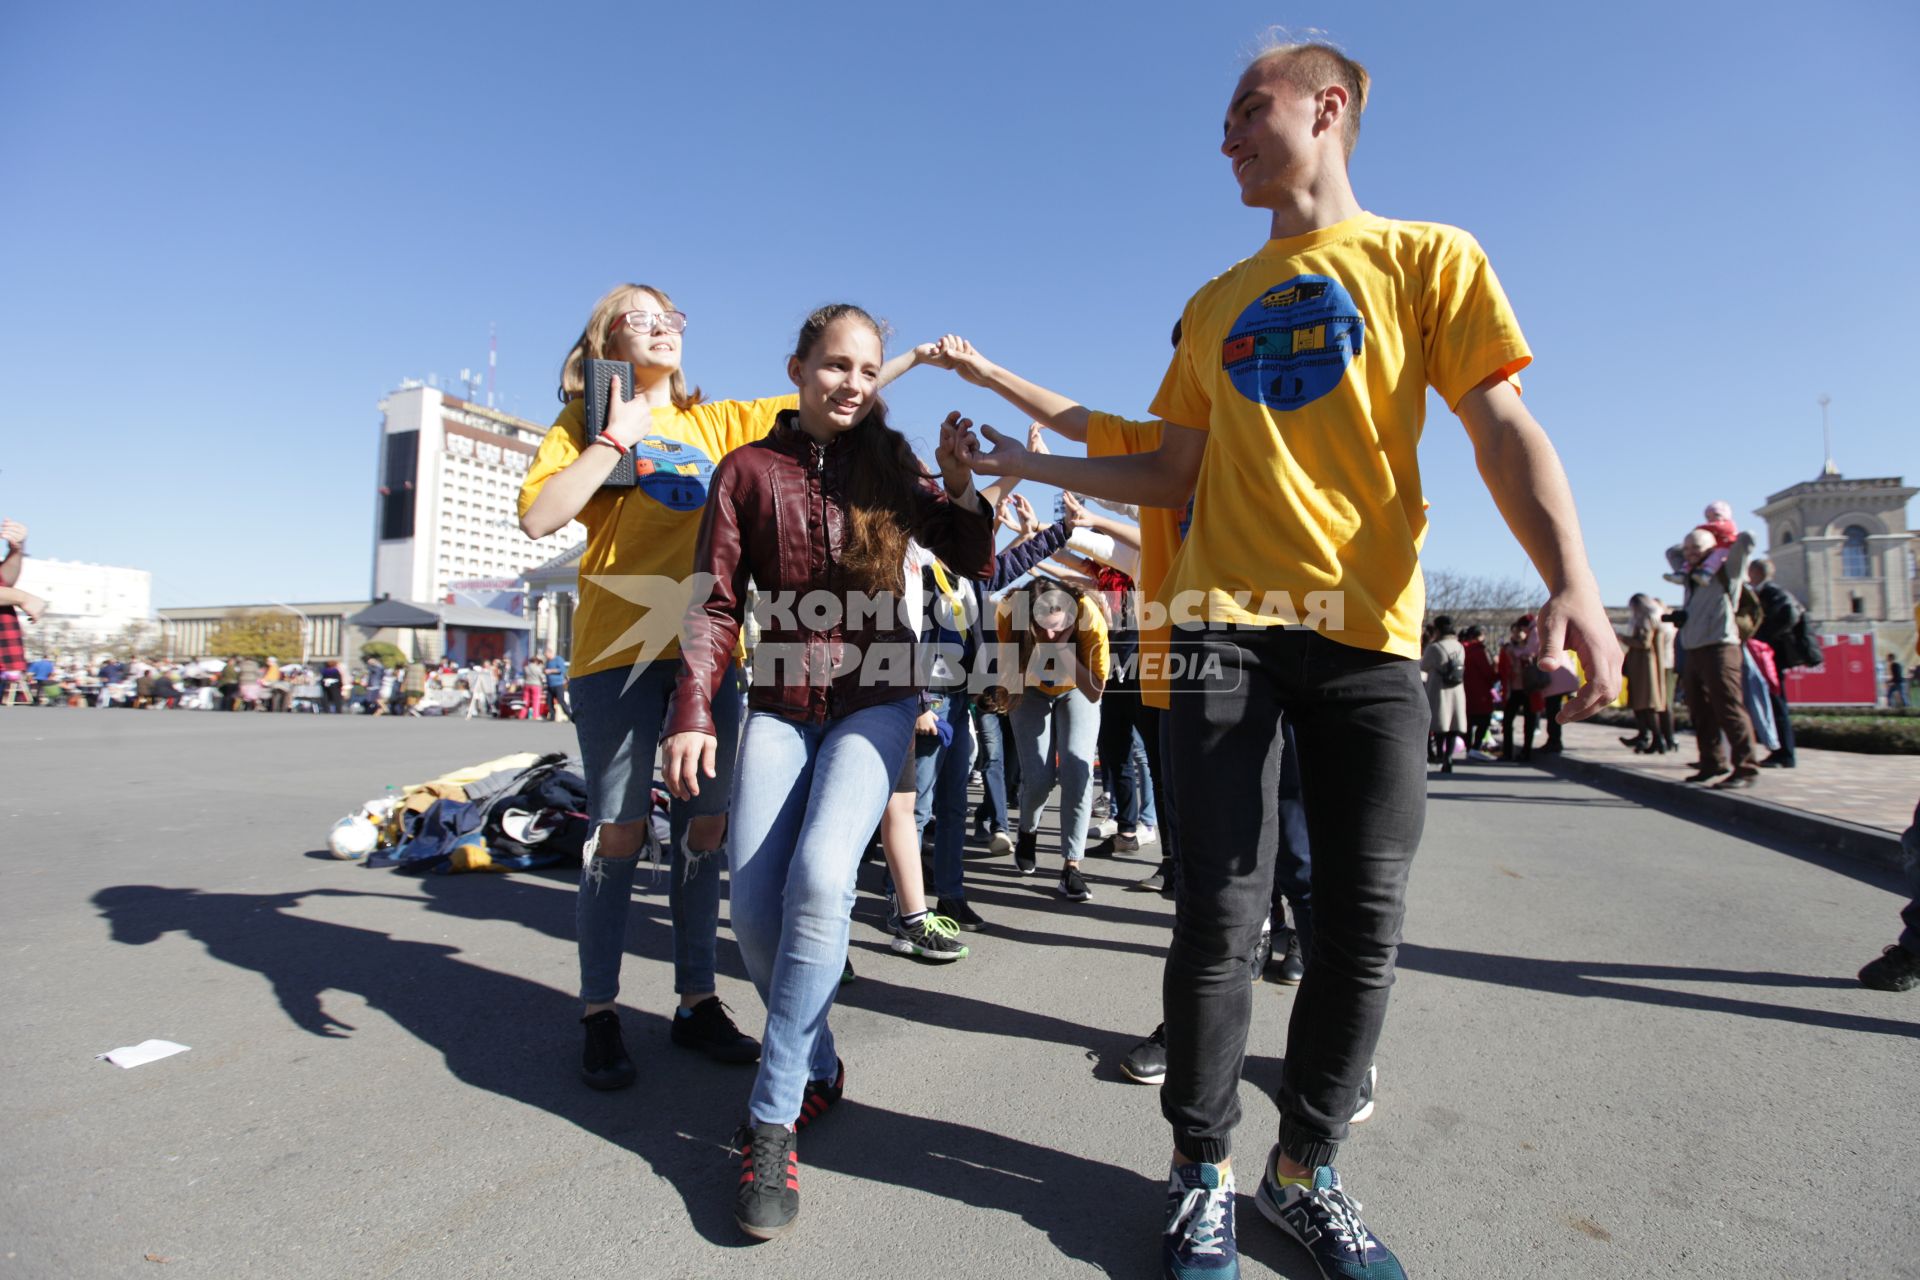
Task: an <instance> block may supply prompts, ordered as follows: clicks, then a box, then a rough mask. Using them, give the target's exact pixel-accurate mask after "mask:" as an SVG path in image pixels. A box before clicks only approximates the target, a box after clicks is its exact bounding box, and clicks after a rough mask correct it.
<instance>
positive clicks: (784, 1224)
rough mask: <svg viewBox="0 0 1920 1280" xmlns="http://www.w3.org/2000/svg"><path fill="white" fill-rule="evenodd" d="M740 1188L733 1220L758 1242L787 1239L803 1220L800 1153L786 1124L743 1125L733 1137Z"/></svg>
mask: <svg viewBox="0 0 1920 1280" xmlns="http://www.w3.org/2000/svg"><path fill="white" fill-rule="evenodd" d="M733 1150H734V1154H735V1155H737V1156H739V1157H740V1184H739V1186H738V1187H737V1188H736V1189H735V1191H734V1196H733V1220H734V1221H735V1222H737V1223H739V1224H740V1230H742V1231H744V1232H746V1233H747V1234H748V1235H750V1236H752V1237H753V1238H754V1239H755V1240H772V1239H775V1238H777V1237H779V1236H782V1235H785V1234H786V1232H787V1229H788V1228H789V1227H791V1226H793V1220H794V1219H795V1218H797V1217H799V1216H800V1152H799V1150H798V1148H797V1147H796V1145H795V1142H794V1132H793V1130H791V1129H789V1128H787V1126H785V1125H783V1124H743V1125H741V1126H740V1129H739V1132H737V1133H735V1134H734V1135H733Z"/></svg>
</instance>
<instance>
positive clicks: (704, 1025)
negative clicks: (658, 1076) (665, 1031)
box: [673, 996, 760, 1065]
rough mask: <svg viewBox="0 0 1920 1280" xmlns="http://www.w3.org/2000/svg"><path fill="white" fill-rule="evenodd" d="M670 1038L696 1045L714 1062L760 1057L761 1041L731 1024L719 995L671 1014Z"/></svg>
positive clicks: (688, 1046)
mask: <svg viewBox="0 0 1920 1280" xmlns="http://www.w3.org/2000/svg"><path fill="white" fill-rule="evenodd" d="M673 1042H674V1043H675V1044H677V1045H679V1046H680V1047H681V1048H683V1049H698V1050H700V1052H702V1053H704V1054H706V1055H707V1056H708V1057H709V1058H712V1059H713V1060H714V1061H715V1062H730V1063H734V1064H735V1065H743V1064H745V1063H749V1062H758V1061H760V1042H759V1041H758V1040H755V1039H754V1038H753V1037H752V1036H750V1035H746V1034H744V1033H743V1032H742V1031H741V1030H740V1028H738V1027H736V1026H734V1025H733V1019H732V1018H730V1017H728V1016H727V1006H725V1005H724V1004H721V1003H720V997H719V996H708V997H707V998H706V999H705V1000H702V1001H701V1002H700V1003H699V1004H697V1005H695V1006H693V1010H692V1012H690V1013H689V1014H687V1016H686V1017H684V1018H683V1017H681V1016H680V1015H679V1014H677V1013H676V1014H674V1016H673Z"/></svg>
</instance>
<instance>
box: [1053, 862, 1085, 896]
mask: <svg viewBox="0 0 1920 1280" xmlns="http://www.w3.org/2000/svg"><path fill="white" fill-rule="evenodd" d="M1055 892H1056V893H1058V894H1059V895H1060V896H1061V897H1063V898H1065V899H1066V900H1067V901H1068V902H1085V901H1086V900H1087V899H1088V898H1091V897H1092V896H1093V890H1091V889H1089V888H1087V880H1086V877H1085V876H1083V875H1081V874H1080V864H1079V863H1077V862H1069V863H1068V864H1067V865H1066V866H1064V867H1062V868H1061V869H1060V887H1059V888H1058V889H1056V890H1055Z"/></svg>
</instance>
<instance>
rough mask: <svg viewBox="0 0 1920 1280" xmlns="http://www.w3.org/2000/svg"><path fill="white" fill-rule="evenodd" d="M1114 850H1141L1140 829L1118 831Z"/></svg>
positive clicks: (1115, 836)
mask: <svg viewBox="0 0 1920 1280" xmlns="http://www.w3.org/2000/svg"><path fill="white" fill-rule="evenodd" d="M1113 851H1114V852H1115V853H1138V852H1140V833H1139V832H1138V831H1121V832H1116V833H1115V835H1114V837H1113Z"/></svg>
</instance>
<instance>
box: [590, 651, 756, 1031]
mask: <svg viewBox="0 0 1920 1280" xmlns="http://www.w3.org/2000/svg"><path fill="white" fill-rule="evenodd" d="M630 675H631V670H630V668H627V667H615V668H614V669H612V670H610V671H596V672H594V673H593V674H591V675H586V676H575V677H574V678H573V681H572V689H571V692H572V702H573V723H574V728H575V730H576V731H577V732H578V734H579V737H580V760H581V767H582V769H583V770H584V771H585V773H586V780H587V797H588V798H587V808H588V811H589V816H590V817H592V819H593V822H594V827H595V830H596V835H597V832H598V828H599V825H600V824H601V823H603V822H620V823H625V822H639V821H641V820H643V819H650V818H651V816H652V812H653V777H654V757H655V755H656V754H657V752H658V750H659V746H660V727H661V725H662V724H664V723H665V721H666V714H667V704H668V702H669V700H670V699H671V698H672V696H673V687H674V684H675V682H676V681H677V680H679V678H680V661H679V659H677V658H667V659H661V660H656V661H654V662H650V663H648V664H647V665H646V667H645V668H644V669H643V670H642V671H641V672H640V674H639V676H638V677H637V678H635V679H634V680H633V684H632V685H631V687H629V686H628V685H627V681H628V678H629V676H630ZM729 690H731V694H729V692H728V691H729ZM743 698H744V693H743V688H742V685H741V683H740V673H739V671H738V670H737V669H734V670H730V671H729V672H728V674H727V682H726V683H725V684H723V685H722V687H721V693H720V696H719V697H716V698H715V699H714V702H713V723H714V729H715V732H716V733H717V735H718V736H719V739H720V745H719V749H718V750H717V751H716V752H715V755H714V769H715V770H716V772H717V773H718V774H719V776H718V777H716V778H702V779H701V780H700V794H699V795H698V796H696V797H695V798H694V799H692V800H690V801H687V802H686V803H684V804H683V803H681V802H680V801H678V800H676V801H674V802H673V805H672V808H671V821H672V832H673V838H672V857H671V859H670V861H669V865H668V867H667V871H666V874H667V876H668V881H667V913H668V916H669V917H670V918H671V920H672V922H673V989H674V992H675V993H676V994H679V995H685V994H687V993H688V992H701V991H712V990H713V989H714V975H713V970H714V938H715V935H716V934H717V932H718V931H719V921H720V873H721V871H722V870H723V869H724V868H725V866H726V855H725V853H724V852H723V851H714V852H711V853H708V854H706V855H704V856H702V857H699V858H696V859H694V860H692V862H691V863H690V862H689V860H688V858H687V849H686V836H687V827H688V825H689V824H690V823H691V822H692V820H693V819H694V818H697V817H702V816H705V815H708V814H716V813H725V812H726V811H727V793H728V792H729V791H730V790H731V789H732V787H733V758H734V753H735V750H736V748H737V746H738V744H739V739H740V716H741V711H742V702H743ZM644 856H645V855H644V853H643V854H641V855H638V856H635V857H631V858H598V857H596V858H591V859H589V860H588V862H587V865H586V866H585V867H584V868H583V869H582V870H581V873H580V896H579V899H578V900H577V902H576V909H575V936H576V938H577V939H578V941H579V946H580V998H581V1000H583V1001H585V1002H586V1003H588V1004H602V1003H611V1002H612V1001H613V1000H614V999H615V998H616V997H617V996H618V995H619V994H620V962H621V960H622V959H623V958H624V957H625V956H626V951H627V908H628V906H629V905H630V903H631V902H632V899H633V881H634V876H635V874H636V872H637V870H638V868H639V865H640V863H641V861H642V859H643V857H644Z"/></svg>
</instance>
